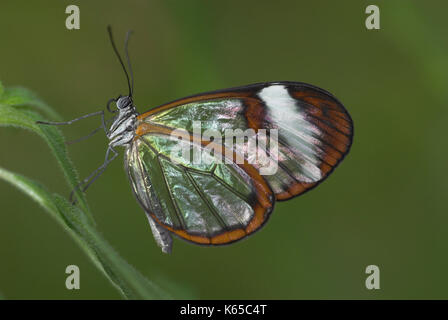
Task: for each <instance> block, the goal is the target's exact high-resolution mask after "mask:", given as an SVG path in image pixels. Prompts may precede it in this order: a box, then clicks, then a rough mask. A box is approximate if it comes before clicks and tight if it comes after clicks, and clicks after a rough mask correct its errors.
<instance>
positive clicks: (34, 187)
mask: <svg viewBox="0 0 448 320" xmlns="http://www.w3.org/2000/svg"><path fill="white" fill-rule="evenodd" d="M0 179H3V180H5V181H7V182H9V183H11V184H12V185H14V186H15V187H16V188H18V189H19V190H21V191H22V192H24V193H25V194H27V195H28V196H29V197H30V198H32V199H33V200H34V201H36V202H37V203H38V204H39V205H40V206H41V207H42V208H44V209H45V211H47V212H48V213H49V214H50V215H51V216H52V217H53V218H55V219H56V221H58V222H59V224H60V225H61V226H62V227H63V228H64V229H65V230H66V231H67V232H68V233H69V235H70V236H71V237H72V238H73V239H74V240H75V241H76V242H77V243H78V244H79V245H80V246H81V248H82V249H83V250H84V251H85V252H86V253H87V255H88V256H89V257H90V259H91V260H92V261H93V262H94V264H95V265H96V266H97V267H98V268H99V269H100V270H101V271H102V272H103V273H104V274H105V275H106V277H107V278H108V279H109V280H110V281H111V282H112V283H113V284H114V285H115V286H116V287H117V288H118V289H119V290H120V291H121V293H122V294H123V295H124V296H125V297H126V298H129V299H168V298H170V296H169V295H168V294H167V293H165V292H164V291H163V290H162V289H160V288H159V287H157V286H156V285H155V284H153V283H151V282H150V281H149V280H148V279H146V278H145V277H144V276H142V275H141V274H140V273H139V272H138V271H137V270H135V269H134V268H133V267H132V266H131V265H129V264H128V263H127V262H126V261H125V260H124V259H123V258H121V257H120V256H119V255H118V253H117V252H116V251H115V250H114V249H113V248H112V247H111V246H110V245H109V244H108V243H107V241H105V240H104V239H103V238H102V237H101V236H100V235H99V233H98V232H97V231H96V230H95V229H94V227H93V226H92V225H90V224H88V223H85V220H84V219H82V216H83V212H82V211H81V209H79V208H78V207H76V206H73V205H71V204H70V203H69V202H68V201H67V200H66V199H65V198H63V197H61V196H60V195H58V194H50V193H49V192H48V191H47V190H46V189H45V188H44V187H43V186H41V185H40V184H39V183H37V182H34V181H32V180H30V179H28V178H25V177H23V176H21V175H19V174H15V173H12V172H9V171H7V170H5V169H3V168H1V167H0Z"/></svg>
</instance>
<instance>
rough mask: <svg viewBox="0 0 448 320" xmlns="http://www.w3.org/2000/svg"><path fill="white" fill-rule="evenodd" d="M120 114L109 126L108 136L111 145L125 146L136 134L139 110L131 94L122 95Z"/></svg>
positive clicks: (119, 104)
mask: <svg viewBox="0 0 448 320" xmlns="http://www.w3.org/2000/svg"><path fill="white" fill-rule="evenodd" d="M116 105H117V109H118V115H117V116H116V117H115V119H114V122H113V123H112V125H111V126H110V128H109V131H108V134H107V137H108V138H109V140H110V142H109V146H111V147H115V146H124V145H127V144H128V143H130V142H131V141H132V139H133V138H134V136H135V126H136V122H137V115H138V113H137V110H136V108H135V106H134V104H133V102H132V98H131V97H129V96H125V97H120V98H119V99H118V100H117V102H116Z"/></svg>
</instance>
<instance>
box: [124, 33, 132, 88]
mask: <svg viewBox="0 0 448 320" xmlns="http://www.w3.org/2000/svg"><path fill="white" fill-rule="evenodd" d="M132 32H133V31H132V30H129V31H128V32H127V33H126V40H125V41H124V53H125V55H126V60H127V63H128V70H129V73H130V76H131V92H130V95H129V96H131V97H132V95H133V94H134V73H133V72H132V65H131V59H130V58H129V52H128V43H129V38H130V37H131V34H132Z"/></svg>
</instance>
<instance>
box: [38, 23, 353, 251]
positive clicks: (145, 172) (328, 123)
mask: <svg viewBox="0 0 448 320" xmlns="http://www.w3.org/2000/svg"><path fill="white" fill-rule="evenodd" d="M108 32H109V36H110V40H111V44H112V47H113V49H114V52H115V54H116V55H117V57H118V60H119V62H120V64H121V66H122V68H123V70H124V72H125V75H126V78H127V83H128V87H129V94H128V95H127V96H119V97H118V98H116V99H111V100H110V101H109V102H108V104H107V110H108V111H109V112H110V113H112V114H114V117H113V118H111V119H109V120H107V121H106V120H105V112H104V111H99V112H94V113H91V114H88V115H85V116H82V117H80V118H77V119H74V120H71V121H67V122H40V123H41V124H47V125H65V124H71V123H73V122H75V121H78V120H81V119H85V118H87V117H91V116H97V115H100V116H101V118H102V125H101V127H99V128H97V129H95V130H94V131H93V132H92V133H91V134H90V135H88V136H86V137H84V138H81V139H78V140H76V141H80V140H82V139H85V138H87V137H89V136H91V135H93V134H94V133H95V132H97V131H99V130H101V129H104V131H105V133H106V135H107V137H108V138H109V145H108V148H107V151H106V157H105V161H104V163H103V164H102V165H101V166H100V167H99V168H98V169H97V170H95V171H94V172H93V173H92V174H91V175H90V176H89V177H87V178H86V179H84V180H83V181H82V182H81V183H80V184H79V185H78V187H77V188H80V189H81V190H82V191H85V190H86V189H87V188H88V187H89V186H90V185H91V184H92V183H93V182H94V181H95V180H96V178H98V177H99V176H100V175H101V173H102V172H103V171H104V170H105V169H106V167H107V165H108V164H109V163H110V162H111V161H112V160H113V159H115V158H116V157H117V156H118V152H117V151H116V147H118V146H122V147H125V159H124V163H125V170H126V172H127V174H128V177H129V180H130V183H131V186H132V189H133V191H134V194H135V195H136V198H137V200H138V202H139V203H140V205H141V206H142V208H143V209H144V210H145V212H146V214H147V217H148V220H149V224H150V226H151V229H152V232H153V234H154V238H155V240H156V242H157V244H158V245H159V246H160V248H161V249H162V251H163V252H165V253H169V252H171V248H172V236H171V235H172V234H175V235H177V236H179V237H180V238H182V239H184V240H188V241H190V242H193V243H196V244H203V245H222V244H228V243H232V242H234V241H237V240H240V239H242V238H245V237H247V236H248V235H250V234H252V233H254V232H255V231H257V230H259V229H260V228H261V227H262V226H263V225H264V224H265V223H266V221H267V220H268V218H269V216H270V214H271V213H272V210H273V207H274V203H275V201H277V200H278V201H283V200H288V199H291V198H294V197H296V196H298V195H301V194H303V193H304V192H306V191H308V190H311V189H312V188H314V187H315V186H317V185H318V184H319V183H320V182H322V181H323V180H324V179H326V178H327V177H328V176H329V175H330V173H331V172H332V171H333V170H334V168H336V166H337V165H338V164H339V163H340V162H341V161H342V159H343V158H344V157H345V155H346V154H347V153H348V151H349V149H350V146H351V143H352V137H353V122H352V119H351V117H350V115H349V114H348V112H347V111H346V109H345V108H344V106H343V105H342V103H340V102H339V101H338V100H337V99H336V98H335V97H334V96H333V95H332V94H331V93H329V92H327V91H325V90H323V89H320V88H318V87H316V86H313V85H310V84H306V83H300V82H289V81H279V82H264V83H257V84H251V85H247V86H242V87H236V88H231V89H224V90H218V91H213V92H207V93H201V94H198V95H193V96H189V97H186V98H182V99H178V100H175V101H172V102H169V103H166V104H163V105H161V106H158V107H156V108H153V109H151V110H149V111H147V112H145V113H142V114H139V113H138V112H137V109H136V107H135V105H134V103H133V100H132V96H133V86H134V83H133V74H132V67H131V64H130V59H129V54H128V49H127V48H128V40H129V35H130V32H128V34H127V36H126V40H125V54H126V58H127V65H128V68H126V67H125V64H124V63H123V60H122V58H121V56H120V54H119V52H118V50H117V48H116V46H115V43H114V40H113V36H112V31H111V28H110V27H108ZM127 70H129V73H128V71H127ZM129 75H130V76H129ZM113 103H115V107H116V108H111V104H113ZM109 123H111V125H110V127H108V124H109ZM197 123H200V124H201V125H202V127H200V128H199V131H196V132H195V129H196V128H195V127H194V126H195V124H197ZM207 130H213V132H214V133H215V134H214V135H213V137H211V136H207V135H206V136H205V137H204V135H203V134H204V133H206V131H207ZM228 130H233V131H232V132H233V134H235V132H238V134H239V135H240V136H239V137H238V136H234V137H231V139H229V140H228V139H227V136H226V140H224V141H223V140H219V139H217V136H218V135H219V134H221V135H224V136H225V133H226V132H228ZM238 130H239V131H238ZM274 131H275V138H276V139H275V141H272V140H271V141H270V142H269V145H270V147H271V148H270V149H269V151H267V143H265V147H266V148H264V150H265V151H266V152H265V155H266V154H267V153H269V152H270V151H271V150H274V149H275V156H273V155H272V154H268V158H267V162H266V157H264V158H263V157H258V155H255V154H254V152H253V149H250V148H249V147H250V143H251V141H253V139H251V138H254V137H255V138H260V136H261V135H265V136H271V135H273V134H272V133H269V132H274ZM173 132H174V133H175V134H173ZM266 132H267V133H266ZM238 134H237V135H238ZM241 134H242V137H243V139H240V140H239V141H240V144H239V145H238V144H233V142H234V140H235V139H238V138H241ZM244 135H246V136H244ZM212 138H213V139H212ZM234 138H235V139H234ZM76 141H75V142H76ZM229 141H230V142H231V143H229ZM260 141H265V140H259V141H258V142H256V144H257V143H258V144H257V146H259V145H263V144H262V143H260ZM210 146H213V148H210ZM179 147H182V148H181V149H182V153H179V152H175V150H178V149H179ZM185 150H187V152H185ZM211 151H212V152H211ZM192 153H193V154H194V153H196V154H199V156H200V157H199V158H200V159H204V158H207V160H208V161H196V162H195V161H193V162H192V161H191V158H190V156H191V154H192ZM204 156H205V157H204ZM237 158H238V159H240V160H241V159H242V161H236V159H237ZM223 159H224V160H225V161H222V160H223ZM250 160H252V161H250ZM273 162H275V171H273V172H270V173H268V174H264V173H262V171H263V170H262V169H264V168H265V167H266V163H268V164H272V163H273ZM72 197H73V192H72V195H71V198H72Z"/></svg>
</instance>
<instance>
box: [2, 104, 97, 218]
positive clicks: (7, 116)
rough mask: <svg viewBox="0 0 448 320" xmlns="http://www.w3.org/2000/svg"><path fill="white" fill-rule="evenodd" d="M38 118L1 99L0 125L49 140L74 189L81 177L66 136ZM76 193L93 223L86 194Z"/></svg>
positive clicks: (34, 114) (32, 113)
mask: <svg viewBox="0 0 448 320" xmlns="http://www.w3.org/2000/svg"><path fill="white" fill-rule="evenodd" d="M37 120H42V117H40V116H39V115H38V114H37V113H36V112H34V111H32V110H26V109H17V108H15V107H12V106H9V105H6V104H5V103H4V101H3V100H2V101H0V126H13V127H19V128H23V129H28V130H31V131H32V132H34V133H37V134H38V135H39V136H41V137H42V138H43V139H44V140H45V141H46V142H47V144H48V146H49V147H50V149H51V151H52V152H53V154H54V156H55V157H56V159H57V161H58V163H59V165H60V166H61V168H62V171H63V173H64V175H65V177H66V179H67V181H68V183H69V186H70V187H71V188H72V189H75V187H76V186H77V185H78V183H79V178H78V174H77V172H76V170H75V169H74V167H73V164H72V162H71V161H70V159H69V157H68V154H67V149H66V147H65V144H64V138H63V137H62V135H61V133H60V132H59V130H58V129H57V128H55V127H53V126H45V125H38V124H36V121H37ZM75 193H76V197H77V199H79V203H80V205H81V207H82V208H83V210H84V212H86V213H87V215H84V216H85V217H86V219H89V220H91V222H92V223H93V218H92V216H91V214H90V210H89V208H88V205H87V200H86V198H85V195H84V194H83V193H82V192H81V191H80V190H79V189H76V191H75Z"/></svg>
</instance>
